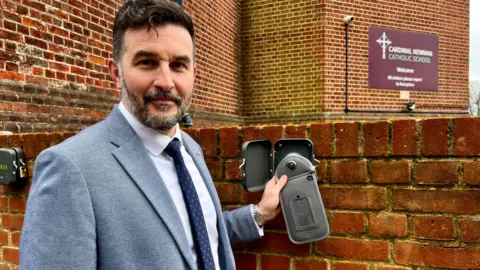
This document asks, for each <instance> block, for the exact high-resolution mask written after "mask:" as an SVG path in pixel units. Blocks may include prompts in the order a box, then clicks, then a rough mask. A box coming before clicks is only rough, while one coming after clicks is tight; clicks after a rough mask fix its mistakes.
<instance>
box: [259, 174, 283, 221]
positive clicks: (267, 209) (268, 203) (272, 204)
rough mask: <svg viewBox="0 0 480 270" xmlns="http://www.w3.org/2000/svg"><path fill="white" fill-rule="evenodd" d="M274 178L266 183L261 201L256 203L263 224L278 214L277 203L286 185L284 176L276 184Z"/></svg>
mask: <svg viewBox="0 0 480 270" xmlns="http://www.w3.org/2000/svg"><path fill="white" fill-rule="evenodd" d="M275 177H276V176H274V177H273V178H272V179H270V181H268V183H267V185H266V186H265V189H264V191H263V195H262V200H260V202H259V203H258V208H259V210H260V212H261V213H262V215H263V218H264V219H265V222H267V221H270V220H272V219H274V218H275V217H276V216H277V215H278V213H280V207H278V203H279V202H280V191H281V190H282V189H283V187H284V186H285V185H286V184H287V176H286V175H283V176H282V177H280V180H278V182H275Z"/></svg>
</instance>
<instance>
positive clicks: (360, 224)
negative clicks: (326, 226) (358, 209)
mask: <svg viewBox="0 0 480 270" xmlns="http://www.w3.org/2000/svg"><path fill="white" fill-rule="evenodd" d="M365 227H366V219H365V215H364V214H360V213H332V214H331V215H330V230H331V232H332V233H335V234H362V233H364V232H365Z"/></svg>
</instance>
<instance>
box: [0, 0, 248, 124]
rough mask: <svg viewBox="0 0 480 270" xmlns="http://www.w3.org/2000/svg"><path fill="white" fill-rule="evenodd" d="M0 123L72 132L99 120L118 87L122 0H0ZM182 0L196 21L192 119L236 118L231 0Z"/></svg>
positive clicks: (206, 121) (234, 5)
mask: <svg viewBox="0 0 480 270" xmlns="http://www.w3.org/2000/svg"><path fill="white" fill-rule="evenodd" d="M0 3H1V7H2V12H3V16H2V19H0V130H8V131H13V132H21V133H25V132H45V131H72V130H79V129H82V128H84V127H86V126H90V125H92V124H94V123H96V122H98V121H99V120H101V119H104V118H105V117H106V116H107V115H108V113H109V112H110V111H111V109H112V108H113V106H114V105H115V104H116V103H118V100H119V96H120V92H119V91H118V90H117V89H115V85H114V83H113V81H112V80H111V78H110V75H109V74H108V68H107V59H108V58H109V57H110V56H111V50H112V46H111V43H112V39H111V36H112V31H111V29H112V26H113V19H114V15H115V12H116V10H117V9H118V7H119V5H120V4H121V3H123V0H100V1H94V0H69V1H59V0H41V1H13V0H2V1H1V2H0ZM209 3H210V4H207V5H205V3H204V2H199V1H186V3H185V8H186V10H188V11H189V12H190V13H191V14H192V17H193V18H194V20H195V23H196V26H197V58H196V59H197V66H198V73H197V80H196V86H195V92H194V96H193V105H192V115H194V117H198V121H196V124H197V125H200V126H209V125H214V126H218V125H220V124H221V123H238V122H239V120H238V119H239V114H240V113H239V111H240V107H241V104H242V101H241V95H240V92H239V89H240V88H239V77H238V73H239V72H238V70H239V64H238V61H237V59H238V58H237V54H238V49H239V48H238V29H239V27H238V21H239V18H238V16H239V12H238V10H239V6H238V5H239V4H238V3H237V1H233V0H229V1H210V2H209Z"/></svg>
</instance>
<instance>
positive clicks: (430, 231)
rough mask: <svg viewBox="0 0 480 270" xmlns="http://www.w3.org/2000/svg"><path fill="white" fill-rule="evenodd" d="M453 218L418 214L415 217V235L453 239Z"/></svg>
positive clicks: (434, 238)
mask: <svg viewBox="0 0 480 270" xmlns="http://www.w3.org/2000/svg"><path fill="white" fill-rule="evenodd" d="M453 226H454V224H453V218H451V217H440V216H417V217H414V218H413V236H414V237H415V238H419V239H431V240H453V239H454V238H455V235H454V228H453Z"/></svg>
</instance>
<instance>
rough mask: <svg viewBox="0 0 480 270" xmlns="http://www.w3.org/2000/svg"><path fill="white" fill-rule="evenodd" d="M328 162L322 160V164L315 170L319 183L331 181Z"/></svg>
mask: <svg viewBox="0 0 480 270" xmlns="http://www.w3.org/2000/svg"><path fill="white" fill-rule="evenodd" d="M328 170H329V166H328V162H327V161H326V160H321V161H320V164H319V165H318V166H317V167H316V168H315V175H316V176H317V182H320V183H325V182H327V181H328V180H329V176H328Z"/></svg>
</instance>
